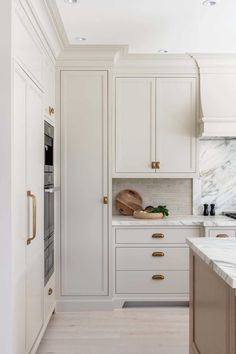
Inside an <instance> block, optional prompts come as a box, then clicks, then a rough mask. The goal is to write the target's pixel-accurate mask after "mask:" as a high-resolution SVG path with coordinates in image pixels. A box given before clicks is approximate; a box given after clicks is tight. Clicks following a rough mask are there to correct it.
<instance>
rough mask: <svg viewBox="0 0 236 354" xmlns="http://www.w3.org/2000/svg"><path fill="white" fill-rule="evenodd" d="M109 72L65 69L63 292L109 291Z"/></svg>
mask: <svg viewBox="0 0 236 354" xmlns="http://www.w3.org/2000/svg"><path fill="white" fill-rule="evenodd" d="M107 104H108V102H107V72H106V71H96V70H95V71H89V70H88V71H79V70H78V71H76V70H68V71H61V295H62V297H63V296H70V297H71V296H74V297H77V299H78V298H81V297H83V296H86V297H90V299H92V298H93V297H94V296H102V295H107V294H108V269H107V267H108V246H107V244H108V205H107V203H108V198H107V195H108V153H107V139H108V136H107Z"/></svg>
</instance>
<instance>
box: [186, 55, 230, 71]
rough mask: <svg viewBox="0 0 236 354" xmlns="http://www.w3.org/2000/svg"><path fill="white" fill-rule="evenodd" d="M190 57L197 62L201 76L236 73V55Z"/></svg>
mask: <svg viewBox="0 0 236 354" xmlns="http://www.w3.org/2000/svg"><path fill="white" fill-rule="evenodd" d="M190 56H191V57H192V58H193V59H194V60H195V62H196V64H197V66H198V69H199V72H200V74H227V73H228V74H231V73H236V53H218V54H217V53H215V54H200V53H193V54H190Z"/></svg>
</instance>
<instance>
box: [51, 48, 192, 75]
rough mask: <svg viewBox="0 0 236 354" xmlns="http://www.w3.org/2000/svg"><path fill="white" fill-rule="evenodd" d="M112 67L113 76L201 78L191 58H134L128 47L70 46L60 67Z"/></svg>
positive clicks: (61, 58)
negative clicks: (158, 74)
mask: <svg viewBox="0 0 236 354" xmlns="http://www.w3.org/2000/svg"><path fill="white" fill-rule="evenodd" d="M69 65H72V66H76V65H78V66H86V65H87V66H93V65H99V66H101V65H102V66H106V65H108V66H110V67H112V68H113V72H116V73H119V72H124V73H125V72H126V71H127V72H130V73H131V72H137V73H138V72H139V71H140V72H144V70H146V72H147V73H151V72H157V71H158V72H160V73H164V72H166V73H175V74H178V73H184V74H187V75H188V74H193V75H196V74H198V68H197V66H196V63H195V61H194V60H193V58H191V57H190V56H189V55H188V54H170V53H168V54H160V53H157V54H130V53H129V47H128V46H127V45H119V46H117V45H68V46H67V47H65V48H64V50H63V51H62V52H61V54H60V55H59V57H58V59H57V66H69Z"/></svg>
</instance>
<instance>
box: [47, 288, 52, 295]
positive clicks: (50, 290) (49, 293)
mask: <svg viewBox="0 0 236 354" xmlns="http://www.w3.org/2000/svg"><path fill="white" fill-rule="evenodd" d="M52 293H53V290H52V288H49V289H48V295H49V296H50V295H52Z"/></svg>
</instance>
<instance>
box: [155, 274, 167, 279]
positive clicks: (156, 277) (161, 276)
mask: <svg viewBox="0 0 236 354" xmlns="http://www.w3.org/2000/svg"><path fill="white" fill-rule="evenodd" d="M152 279H153V280H164V279H165V277H164V275H161V274H155V275H153V276H152Z"/></svg>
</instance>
